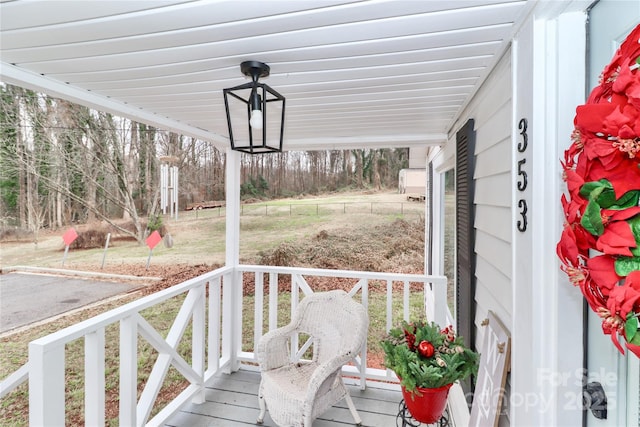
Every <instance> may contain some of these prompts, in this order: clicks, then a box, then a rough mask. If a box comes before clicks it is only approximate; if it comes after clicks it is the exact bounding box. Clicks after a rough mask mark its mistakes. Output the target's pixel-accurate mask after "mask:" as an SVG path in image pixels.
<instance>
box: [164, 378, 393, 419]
mask: <svg viewBox="0 0 640 427" xmlns="http://www.w3.org/2000/svg"><path fill="white" fill-rule="evenodd" d="M259 382H260V374H259V373H258V372H251V371H243V370H241V371H239V372H236V373H233V374H231V375H225V374H223V375H221V376H220V377H218V378H216V379H215V380H214V381H212V383H211V384H210V385H209V386H208V387H207V390H206V402H205V403H203V404H201V405H195V404H189V405H187V406H186V407H185V408H184V409H183V410H182V411H181V412H179V413H177V414H176V415H174V416H173V417H172V418H171V419H170V420H169V421H168V422H167V423H166V424H165V425H166V426H168V427H187V426H216V427H217V426H219V427H240V426H247V425H256V418H257V417H258V413H259V409H258V396H257V395H258V384H259ZM349 391H350V392H351V397H352V398H353V402H354V403H355V405H356V407H357V408H358V413H359V414H360V417H361V418H362V423H363V426H368V427H393V426H395V425H396V416H397V414H398V404H399V402H400V400H401V399H402V394H401V393H400V391H389V390H381V389H376V388H367V389H366V390H365V391H361V390H360V389H359V388H357V387H355V386H354V387H351V386H349ZM263 425H264V426H265V427H277V426H276V425H275V424H274V423H273V421H272V420H271V418H270V417H269V411H267V415H266V417H265V420H264V424H263ZM313 425H314V427H338V426H340V427H344V426H345V425H353V418H352V417H351V414H350V413H349V409H348V408H347V405H346V403H345V402H344V400H343V401H341V402H338V403H337V404H336V406H334V407H332V408H331V409H329V410H328V411H327V412H325V413H324V414H323V415H322V416H321V417H320V418H318V419H316V421H315V422H314V424H313Z"/></svg>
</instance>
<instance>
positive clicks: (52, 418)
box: [29, 342, 65, 426]
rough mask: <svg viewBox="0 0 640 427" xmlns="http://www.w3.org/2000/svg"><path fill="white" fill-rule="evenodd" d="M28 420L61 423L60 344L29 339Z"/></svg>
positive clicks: (61, 349) (62, 393)
mask: <svg viewBox="0 0 640 427" xmlns="http://www.w3.org/2000/svg"><path fill="white" fill-rule="evenodd" d="M29 369H30V371H31V372H29V424H30V425H33V426H43V425H58V426H61V425H64V424H65V420H64V415H65V414H64V409H65V404H64V345H59V346H55V347H47V346H46V344H42V345H40V344H39V343H36V342H31V343H29Z"/></svg>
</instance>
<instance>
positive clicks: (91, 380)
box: [84, 328, 105, 426]
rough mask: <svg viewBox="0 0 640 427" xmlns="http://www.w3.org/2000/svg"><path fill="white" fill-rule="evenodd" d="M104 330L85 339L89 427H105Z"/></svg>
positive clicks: (85, 415) (90, 334) (85, 394)
mask: <svg viewBox="0 0 640 427" xmlns="http://www.w3.org/2000/svg"><path fill="white" fill-rule="evenodd" d="M104 344H105V338H104V328H98V329H97V330H95V331H94V332H90V333H88V334H87V335H85V337H84V378H85V386H84V390H85V391H84V418H85V425H87V426H104V421H105V416H104V410H105V403H104V399H105V392H104V386H105V379H104V361H105V358H104Z"/></svg>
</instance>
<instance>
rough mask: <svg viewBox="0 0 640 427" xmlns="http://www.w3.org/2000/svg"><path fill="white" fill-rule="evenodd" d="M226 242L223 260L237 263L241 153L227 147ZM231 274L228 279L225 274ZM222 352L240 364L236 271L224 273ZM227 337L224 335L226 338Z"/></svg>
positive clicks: (239, 298)
mask: <svg viewBox="0 0 640 427" xmlns="http://www.w3.org/2000/svg"><path fill="white" fill-rule="evenodd" d="M226 155H227V171H226V173H227V179H226V211H227V223H226V246H225V264H226V266H227V267H234V268H235V267H237V266H238V264H239V263H240V153H239V152H238V151H233V150H231V148H227V153H226ZM229 277H230V278H231V280H230V281H228V280H227V279H228V278H229ZM223 289H224V290H223V294H224V296H223V314H222V315H223V319H222V322H223V342H222V348H223V352H228V355H229V360H230V370H231V371H237V370H238V369H239V368H240V365H239V362H238V360H237V356H238V353H239V352H240V350H241V346H242V277H241V275H240V273H239V272H236V271H235V270H234V272H232V273H231V274H230V275H228V276H225V278H224V282H223ZM225 338H226V339H225Z"/></svg>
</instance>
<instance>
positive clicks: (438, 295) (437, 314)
mask: <svg viewBox="0 0 640 427" xmlns="http://www.w3.org/2000/svg"><path fill="white" fill-rule="evenodd" d="M433 296H434V299H435V307H434V321H435V322H436V323H437V324H438V325H440V326H442V327H445V326H447V325H446V324H447V309H448V305H447V282H446V280H438V281H436V282H434V283H433Z"/></svg>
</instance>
